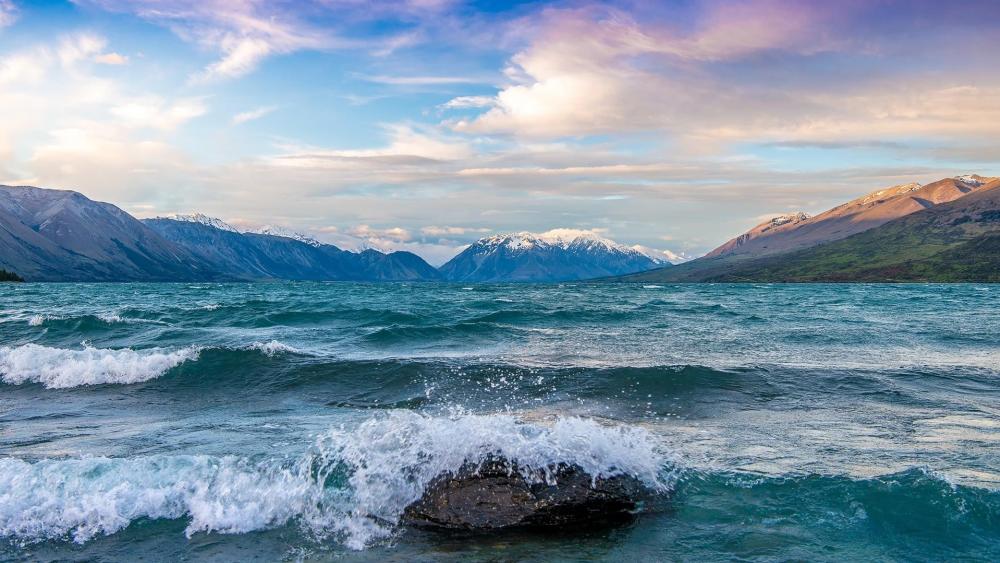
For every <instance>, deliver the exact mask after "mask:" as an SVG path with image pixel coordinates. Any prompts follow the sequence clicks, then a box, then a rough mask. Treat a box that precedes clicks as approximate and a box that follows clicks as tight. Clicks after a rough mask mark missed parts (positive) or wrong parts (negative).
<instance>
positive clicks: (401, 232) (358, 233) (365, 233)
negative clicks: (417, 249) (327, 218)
mask: <svg viewBox="0 0 1000 563" xmlns="http://www.w3.org/2000/svg"><path fill="white" fill-rule="evenodd" d="M347 234H349V235H351V236H355V237H358V238H361V239H366V240H382V239H386V240H389V241H392V242H406V241H408V240H410V239H412V238H413V235H411V234H410V231H408V230H406V229H404V228H402V227H389V228H386V229H375V228H372V227H370V226H368V225H356V226H354V227H352V228H351V229H350V230H348V231H347Z"/></svg>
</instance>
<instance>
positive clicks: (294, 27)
mask: <svg viewBox="0 0 1000 563" xmlns="http://www.w3.org/2000/svg"><path fill="white" fill-rule="evenodd" d="M78 1H79V2H82V3H89V4H95V5H97V6H99V7H101V8H104V9H107V10H112V11H118V12H127V13H133V14H136V15H137V16H139V17H141V18H144V19H146V20H149V21H151V22H154V23H157V24H161V25H164V26H166V27H168V28H169V29H171V30H172V31H173V32H174V33H175V34H177V35H178V36H179V37H181V38H182V39H184V40H186V41H191V42H194V43H197V44H200V45H202V46H203V47H205V48H206V49H211V50H213V51H216V52H218V53H220V54H221V58H219V59H218V60H217V61H215V62H213V63H211V64H209V65H208V66H206V67H205V68H204V69H203V70H202V71H200V72H198V73H195V74H194V75H193V76H192V80H193V81H194V82H211V81H215V80H220V79H230V78H237V77H240V76H244V75H246V74H248V73H250V72H252V71H253V70H255V69H256V68H257V67H258V66H259V65H260V63H261V62H262V61H263V60H264V59H265V58H267V57H269V56H272V55H278V54H287V53H293V52H296V51H301V50H305V49H319V50H323V49H333V48H338V47H347V46H355V43H354V42H351V41H346V40H343V39H341V38H340V37H338V36H337V35H336V34H335V33H334V32H333V31H331V30H329V29H320V28H317V27H315V26H313V25H311V24H309V23H308V22H305V21H302V20H300V19H299V18H298V17H297V16H296V15H295V10H290V9H287V8H288V7H287V6H286V5H284V4H281V3H271V2H258V1H254V0H245V1H231V0H175V1H173V2H170V3H164V2H161V1H159V0H78Z"/></svg>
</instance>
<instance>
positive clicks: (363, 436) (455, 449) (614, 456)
mask: <svg viewBox="0 0 1000 563" xmlns="http://www.w3.org/2000/svg"><path fill="white" fill-rule="evenodd" d="M491 455H503V456H505V457H507V458H509V459H512V460H515V461H516V462H517V463H518V464H519V466H520V467H522V468H523V470H524V471H525V476H526V478H529V479H535V480H537V479H540V478H548V479H552V478H554V477H553V476H552V475H548V476H544V477H540V476H538V475H536V473H535V472H536V471H542V472H544V471H545V470H546V469H547V468H549V466H551V465H553V464H558V463H569V464H576V465H579V466H581V467H582V468H583V469H584V470H586V471H588V472H589V473H591V474H592V475H594V476H613V475H631V476H633V477H635V478H637V479H640V480H641V481H642V482H643V483H645V484H646V485H647V486H648V487H649V488H650V489H651V491H660V492H665V491H667V490H668V489H669V487H670V486H671V484H672V477H671V475H672V473H671V472H670V470H667V471H666V472H665V471H664V467H665V465H666V462H667V459H666V458H665V457H664V455H663V453H662V452H660V451H659V450H658V448H657V445H656V443H655V441H654V439H653V438H652V437H651V435H650V434H649V433H647V432H646V431H645V430H642V429H640V428H635V427H629V426H608V425H604V424H599V423H598V422H596V421H594V420H591V419H583V418H573V417H566V418H558V419H555V420H553V421H551V423H550V424H546V425H543V424H533V423H527V422H525V421H523V420H519V419H517V418H515V417H513V416H508V415H458V416H452V417H433V416H428V415H422V414H417V413H413V412H409V411H392V412H389V413H387V414H385V415H383V416H378V417H375V418H372V419H369V420H367V421H365V422H363V423H361V424H360V425H358V426H357V427H356V428H354V429H351V430H346V429H335V430H331V431H329V432H328V433H326V434H325V435H323V436H321V437H320V438H319V439H318V440H317V442H316V443H315V445H314V446H313V447H312V448H311V449H310V450H309V451H308V452H306V453H305V454H303V455H302V456H301V457H299V458H296V459H291V460H287V459H278V458H273V457H268V458H263V459H251V458H241V457H236V456H224V457H216V456H204V455H201V456H199V455H173V456H171V455H157V456H147V457H136V458H125V459H115V458H85V459H65V460H41V461H36V462H34V463H31V462H27V461H24V460H20V459H12V458H8V459H0V499H2V502H0V536H2V537H6V538H8V539H11V540H14V541H19V542H35V541H43V540H63V539H71V540H73V541H75V542H78V543H83V542H86V541H88V540H90V539H92V538H94V537H96V536H99V535H108V534H113V533H115V532H118V531H120V530H123V529H125V528H126V527H128V526H129V525H130V524H131V523H132V522H135V521H136V520H139V519H180V518H186V519H188V521H189V522H188V525H187V529H186V534H187V535H188V536H189V537H190V536H191V535H193V534H195V533H199V532H219V533H246V532H251V531H255V530H264V529H270V528H275V527H280V526H284V525H287V524H292V523H296V524H298V525H299V526H300V527H302V528H303V530H304V531H305V532H307V533H308V535H310V536H311V537H313V538H316V539H317V540H325V539H335V540H339V541H341V542H342V543H343V544H344V545H346V546H347V547H350V548H352V549H363V548H365V547H367V546H369V545H371V544H373V543H375V542H378V541H380V540H384V539H386V538H389V537H390V536H392V535H393V534H394V533H395V531H396V530H397V529H398V523H399V520H400V517H401V515H402V513H403V510H404V509H405V508H406V506H408V505H410V504H411V503H413V502H414V501H416V500H417V499H419V498H420V496H421V495H422V494H423V491H424V490H425V489H426V487H427V485H428V484H429V483H430V482H431V481H432V480H433V479H434V478H435V477H437V476H438V475H440V474H442V473H446V472H449V471H457V470H458V469H459V468H460V467H461V466H462V465H463V464H464V463H466V462H472V463H476V462H482V461H484V460H485V459H487V458H488V457H489V456H491Z"/></svg>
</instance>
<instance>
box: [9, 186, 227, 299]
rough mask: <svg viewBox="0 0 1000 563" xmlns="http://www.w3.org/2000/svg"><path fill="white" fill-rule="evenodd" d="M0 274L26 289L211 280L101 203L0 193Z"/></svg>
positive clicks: (205, 270)
mask: <svg viewBox="0 0 1000 563" xmlns="http://www.w3.org/2000/svg"><path fill="white" fill-rule="evenodd" d="M0 268H5V269H8V270H12V271H14V272H17V273H18V274H19V275H21V276H22V277H24V278H25V279H28V280H31V281H167V280H181V281H183V280H195V279H211V278H213V277H214V276H215V275H216V273H215V271H214V270H213V269H212V267H211V265H210V264H207V263H205V262H203V261H201V260H199V259H198V258H196V257H195V256H194V255H192V254H191V253H189V252H187V251H186V250H185V249H183V248H182V247H179V246H177V245H176V244H174V243H172V242H170V241H168V240H166V239H164V238H163V237H161V236H160V235H158V234H157V233H156V232H154V231H152V230H151V229H149V228H148V227H146V226H145V225H143V224H142V223H141V222H140V221H138V220H136V219H135V218H134V217H132V216H131V215H129V214H128V213H125V212H124V211H122V210H121V209H119V208H117V207H115V206H114V205H111V204H109V203H101V202H96V201H92V200H90V199H87V198H86V197H84V196H83V195H81V194H79V193H77V192H73V191H64V190H46V189H41V188H32V187H22V186H17V187H11V186H0Z"/></svg>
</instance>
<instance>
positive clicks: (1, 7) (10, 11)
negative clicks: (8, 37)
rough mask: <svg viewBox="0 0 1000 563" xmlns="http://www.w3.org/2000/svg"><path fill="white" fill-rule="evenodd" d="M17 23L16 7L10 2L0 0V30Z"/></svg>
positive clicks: (8, 0)
mask: <svg viewBox="0 0 1000 563" xmlns="http://www.w3.org/2000/svg"><path fill="white" fill-rule="evenodd" d="M15 21H17V6H15V5H14V2H13V1H12V0H0V28H4V27H7V26H11V25H14V22H15Z"/></svg>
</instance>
